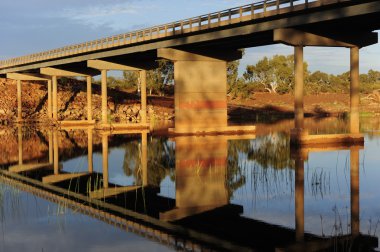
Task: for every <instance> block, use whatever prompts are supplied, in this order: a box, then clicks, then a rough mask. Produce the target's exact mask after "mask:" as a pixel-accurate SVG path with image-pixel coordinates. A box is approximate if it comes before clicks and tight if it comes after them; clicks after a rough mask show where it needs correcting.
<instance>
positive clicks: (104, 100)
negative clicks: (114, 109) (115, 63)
mask: <svg viewBox="0 0 380 252" xmlns="http://www.w3.org/2000/svg"><path fill="white" fill-rule="evenodd" d="M101 81H102V83H101V85H102V124H107V123H108V113H107V111H108V108H107V97H108V94H107V70H102V78H101Z"/></svg>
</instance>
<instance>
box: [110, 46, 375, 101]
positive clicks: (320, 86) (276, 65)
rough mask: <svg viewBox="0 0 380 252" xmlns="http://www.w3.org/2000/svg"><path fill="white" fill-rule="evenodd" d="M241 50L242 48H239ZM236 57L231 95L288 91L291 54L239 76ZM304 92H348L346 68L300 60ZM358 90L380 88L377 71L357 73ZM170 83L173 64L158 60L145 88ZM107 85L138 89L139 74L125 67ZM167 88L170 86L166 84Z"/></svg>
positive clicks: (162, 88)
mask: <svg viewBox="0 0 380 252" xmlns="http://www.w3.org/2000/svg"><path fill="white" fill-rule="evenodd" d="M243 54H244V51H243ZM239 66H240V61H239V60H237V61H232V62H229V63H228V64H227V83H228V90H227V91H228V94H229V96H230V97H232V99H234V98H237V97H240V98H248V97H249V96H250V95H251V94H252V93H253V92H270V93H279V94H284V93H289V92H292V91H293V89H294V56H293V55H288V56H285V55H274V56H273V57H270V58H269V57H264V58H262V59H261V60H259V61H258V62H257V63H256V64H255V65H247V66H246V69H245V71H244V73H243V74H242V76H239V73H238V70H239ZM304 69H305V92H306V93H309V94H320V93H348V92H349V90H350V72H345V73H342V74H337V75H335V74H328V73H324V72H321V71H315V72H310V71H309V69H308V63H307V62H304ZM360 82H361V92H362V93H367V94H369V93H372V92H373V91H375V90H379V89H380V72H379V71H375V70H369V71H368V73H367V74H361V75H360ZM173 84H174V64H173V63H172V62H170V61H167V60H160V61H159V62H158V68H156V69H154V70H150V71H147V89H148V93H149V94H156V95H165V94H169V93H171V92H168V88H167V87H171V89H172V87H173ZM108 86H109V87H111V88H121V89H131V88H133V89H135V90H136V91H137V92H139V90H140V78H139V74H138V73H137V72H133V71H125V72H123V77H121V78H115V77H112V76H109V77H108ZM169 90H170V88H169Z"/></svg>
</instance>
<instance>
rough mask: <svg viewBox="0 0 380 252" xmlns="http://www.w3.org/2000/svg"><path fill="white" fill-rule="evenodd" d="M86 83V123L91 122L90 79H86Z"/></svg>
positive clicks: (88, 77)
mask: <svg viewBox="0 0 380 252" xmlns="http://www.w3.org/2000/svg"><path fill="white" fill-rule="evenodd" d="M86 83H87V121H89V122H90V121H92V78H91V76H87V77H86Z"/></svg>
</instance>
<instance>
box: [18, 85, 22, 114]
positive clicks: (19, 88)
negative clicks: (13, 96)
mask: <svg viewBox="0 0 380 252" xmlns="http://www.w3.org/2000/svg"><path fill="white" fill-rule="evenodd" d="M21 89H22V87H21V80H17V120H18V121H22V100H21V99H22V98H21V96H22V90H21Z"/></svg>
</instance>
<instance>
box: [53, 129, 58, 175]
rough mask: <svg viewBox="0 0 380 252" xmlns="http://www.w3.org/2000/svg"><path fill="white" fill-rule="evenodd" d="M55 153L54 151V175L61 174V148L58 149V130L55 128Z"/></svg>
mask: <svg viewBox="0 0 380 252" xmlns="http://www.w3.org/2000/svg"><path fill="white" fill-rule="evenodd" d="M53 149H54V150H53V153H54V158H53V162H54V164H53V167H54V175H58V174H59V152H58V151H59V150H58V131H56V130H54V131H53Z"/></svg>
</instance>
